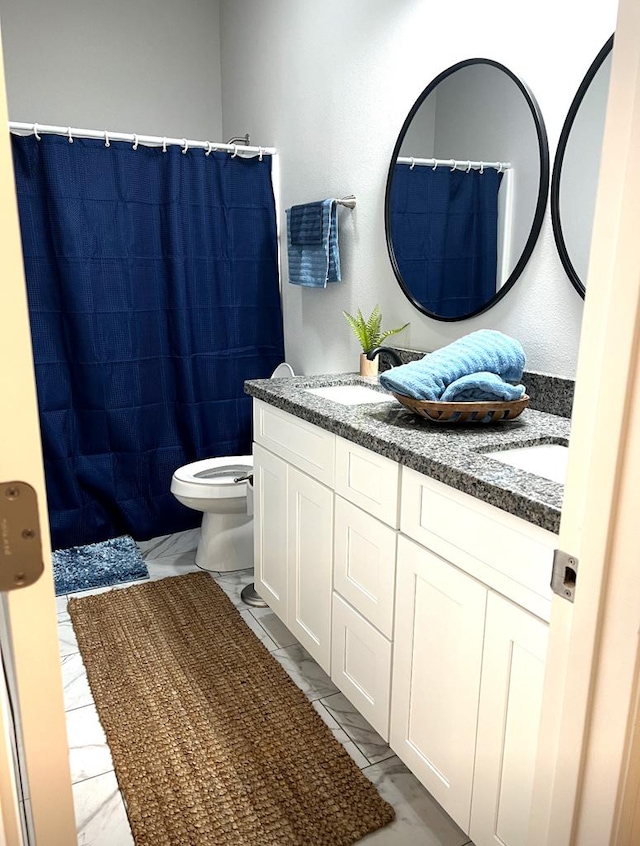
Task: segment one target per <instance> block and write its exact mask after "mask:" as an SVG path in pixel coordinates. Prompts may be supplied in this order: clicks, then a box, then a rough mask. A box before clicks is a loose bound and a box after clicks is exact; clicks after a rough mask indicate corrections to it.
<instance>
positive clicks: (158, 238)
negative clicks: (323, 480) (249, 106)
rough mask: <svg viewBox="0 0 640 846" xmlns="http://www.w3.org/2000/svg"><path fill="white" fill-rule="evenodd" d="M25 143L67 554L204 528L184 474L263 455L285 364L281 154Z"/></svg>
mask: <svg viewBox="0 0 640 846" xmlns="http://www.w3.org/2000/svg"><path fill="white" fill-rule="evenodd" d="M12 143H13V152H14V165H15V174H16V185H17V193H18V205H19V212H20V224H21V230H22V244H23V251H24V261H25V271H26V278H27V290H28V298H29V309H30V315H31V330H32V337H33V350H34V360H35V367H36V382H37V388H38V401H39V407H40V423H41V431H42V438H43V451H44V459H45V471H46V481H47V495H48V500H49V514H50V523H51V531H52V539H53V544H54V547H56V548H61V547H68V546H72V545H76V544H84V543H90V542H94V541H100V540H104V539H106V538H110V537H114V536H116V535H121V534H125V533H128V534H131V535H133V537H134V538H136V539H139V540H140V539H145V538H149V537H152V536H155V535H161V534H166V533H169V532H174V531H180V530H182V529H186V528H189V527H191V526H194V525H197V522H198V519H199V517H200V515H199V514H198V513H197V512H194V511H191V510H190V509H186V508H184V507H183V506H181V505H180V504H178V503H177V502H176V500H175V499H174V497H173V496H172V495H171V493H170V491H169V485H170V482H171V476H172V474H173V472H174V470H175V469H176V468H177V467H179V466H181V465H183V464H186V463H187V462H190V461H195V460H197V459H200V458H205V457H208V456H219V455H237V454H241V453H248V452H250V450H251V400H250V398H249V397H247V396H245V395H244V391H243V383H244V380H245V379H252V378H259V377H266V376H268V375H270V373H271V372H272V370H273V369H274V367H275V366H276V365H277V364H278V363H279V362H280V361H282V360H283V357H284V351H283V334H282V314H281V305H280V294H279V287H278V266H277V245H276V221H275V206H274V199H273V190H272V185H271V158H270V157H269V156H266V157H264V159H263V161H259V159H258V158H257V157H256V158H251V159H242V158H240V157H237V158H231V157H230V156H229V155H228V154H226V153H212V154H211V155H209V156H206V155H205V154H204V151H202V150H190V151H188V152H187V153H186V154H183V153H182V151H181V149H180V148H179V147H169V148H168V149H167V151H166V152H162V150H161V149H156V148H148V147H142V146H140V147H138V149H136V150H133V148H132V145H130V144H124V143H122V142H120V143H116V142H112V143H111V145H110V146H109V147H106V146H105V144H104V142H102V141H94V140H81V139H74V141H73V143H69V141H68V139H67V138H64V137H60V136H43V137H42V140H41V141H38V140H37V139H36V138H35V137H34V136H29V137H25V138H20V137H16V136H14V137H13V138H12Z"/></svg>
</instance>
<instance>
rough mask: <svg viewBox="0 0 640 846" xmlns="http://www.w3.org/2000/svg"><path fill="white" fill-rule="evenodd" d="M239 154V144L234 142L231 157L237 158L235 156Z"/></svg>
mask: <svg viewBox="0 0 640 846" xmlns="http://www.w3.org/2000/svg"><path fill="white" fill-rule="evenodd" d="M237 155H238V145H237V144H234V145H233V153H231V158H232V159H235V157H236V156H237Z"/></svg>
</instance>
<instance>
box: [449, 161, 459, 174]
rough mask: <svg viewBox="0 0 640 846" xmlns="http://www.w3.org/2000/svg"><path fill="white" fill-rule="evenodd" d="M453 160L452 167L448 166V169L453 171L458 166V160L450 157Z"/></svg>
mask: <svg viewBox="0 0 640 846" xmlns="http://www.w3.org/2000/svg"><path fill="white" fill-rule="evenodd" d="M451 161H452V162H453V167H452V168H449V170H450V171H451V172H452V173H453V171H454V170H455V169H456V168H457V167H458V162H457V161H456V160H455V159H451Z"/></svg>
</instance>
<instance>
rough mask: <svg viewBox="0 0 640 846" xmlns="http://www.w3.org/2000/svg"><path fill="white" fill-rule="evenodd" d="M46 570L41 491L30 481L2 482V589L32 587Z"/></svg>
mask: <svg viewBox="0 0 640 846" xmlns="http://www.w3.org/2000/svg"><path fill="white" fill-rule="evenodd" d="M43 571H44V562H43V560H42V537H41V535H40V521H39V519H38V497H37V494H36V492H35V490H34V488H32V487H31V485H29V484H28V483H27V482H0V591H7V590H16V589H17V588H23V587H29V585H32V584H33V583H34V582H37V581H38V579H39V578H40V576H41V575H42V573H43Z"/></svg>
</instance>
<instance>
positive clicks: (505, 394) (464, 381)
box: [440, 370, 524, 402]
mask: <svg viewBox="0 0 640 846" xmlns="http://www.w3.org/2000/svg"><path fill="white" fill-rule="evenodd" d="M523 396H524V385H510V384H509V383H508V382H504V381H503V380H502V379H501V378H500V377H499V376H498V374H497V373H487V371H486V370H483V371H481V372H480V373H468V374H467V375H466V376H461V377H460V378H459V379H456V380H455V381H454V382H452V383H451V384H450V385H449V386H448V387H447V388H445V390H444V393H443V394H442V396H441V397H440V402H511V401H512V400H519V399H522V397H523Z"/></svg>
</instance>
